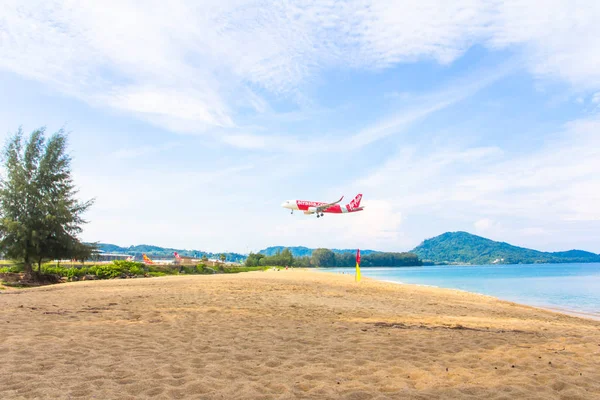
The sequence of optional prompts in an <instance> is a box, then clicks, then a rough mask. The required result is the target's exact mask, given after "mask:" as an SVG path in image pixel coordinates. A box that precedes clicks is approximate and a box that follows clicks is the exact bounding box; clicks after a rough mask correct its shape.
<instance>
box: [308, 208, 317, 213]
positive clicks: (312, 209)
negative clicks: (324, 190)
mask: <svg viewBox="0 0 600 400" xmlns="http://www.w3.org/2000/svg"><path fill="white" fill-rule="evenodd" d="M306 211H308V212H310V213H316V212H317V207H308V209H307V210H306Z"/></svg>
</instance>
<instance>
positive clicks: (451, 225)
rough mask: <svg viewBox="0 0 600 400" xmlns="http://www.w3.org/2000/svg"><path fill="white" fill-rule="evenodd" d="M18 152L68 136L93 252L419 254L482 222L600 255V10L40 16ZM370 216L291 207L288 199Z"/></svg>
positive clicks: (16, 15) (17, 118) (23, 42)
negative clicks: (97, 247)
mask: <svg viewBox="0 0 600 400" xmlns="http://www.w3.org/2000/svg"><path fill="white" fill-rule="evenodd" d="M3 10H4V11H3V13H2V15H1V16H0V88H1V89H2V93H3V94H4V96H1V97H0V120H1V121H2V122H3V127H2V130H0V135H2V138H1V139H3V140H5V139H6V137H8V135H10V134H11V133H13V132H15V131H16V130H17V129H18V127H19V126H22V127H23V129H24V130H25V131H26V132H30V131H32V130H34V129H35V128H37V127H40V126H46V127H47V129H48V131H49V132H53V131H56V130H58V129H60V128H61V127H64V128H65V129H66V130H67V131H69V132H70V149H71V153H72V156H73V159H74V161H73V167H74V173H75V179H76V183H77V184H78V186H79V187H80V189H81V191H80V195H81V196H82V198H85V199H88V198H96V203H95V205H94V206H93V208H92V209H91V210H90V211H89V212H88V214H87V215H86V217H87V219H88V220H89V221H90V222H89V224H87V225H86V227H85V231H84V233H83V235H82V238H83V239H85V240H90V241H101V242H109V243H116V244H119V245H124V246H127V245H131V244H141V243H146V244H155V245H161V246H172V247H178V248H195V249H203V250H207V251H238V252H249V251H257V250H259V249H261V248H264V247H266V246H269V245H304V246H310V247H317V246H322V247H337V248H340V247H343V248H356V247H359V248H363V249H364V248H373V249H381V250H394V251H403V250H410V249H411V248H413V247H414V246H416V245H418V244H419V243H420V242H421V241H422V240H423V239H425V238H429V237H433V236H436V235H438V234H441V233H443V232H445V231H456V230H466V231H469V232H472V233H475V234H479V235H482V236H486V237H489V238H492V239H495V240H501V241H507V242H509V243H513V244H517V245H520V246H525V247H532V248H536V249H541V250H566V249H571V248H581V249H585V250H590V251H594V252H600V244H599V243H600V207H599V206H598V204H600V52H598V43H600V24H598V23H597V21H599V20H600V3H598V2H596V1H593V0H590V1H575V2H574V1H564V0H553V1H543V2H540V1H532V0H530V1H525V0H512V1H504V2H503V1H485V2H483V1H473V0H464V1H463V0H460V1H455V2H451V3H450V2H445V1H441V0H439V1H436V0H428V1H423V0H421V1H405V2H392V1H368V0H361V1H346V2H338V1H314V2H311V1H307V2H303V3H302V5H298V4H296V3H295V2H288V1H277V2H265V1H250V0H231V1H228V0H220V1H211V0H209V1H205V2H202V4H201V5H200V4H198V3H197V2H192V1H184V0H181V1H173V2H169V4H166V3H165V2H158V1H157V2H149V3H146V4H144V5H143V6H142V5H140V4H139V3H138V4H136V2H133V1H119V2H102V4H100V3H98V2H75V3H73V2H68V1H50V2H48V1H45V2H39V3H38V2H33V1H32V2H27V3H23V2H20V1H12V0H5V1H3ZM359 192H361V193H363V195H364V198H363V204H364V205H365V206H366V209H365V211H364V212H361V213H357V214H348V215H343V216H336V215H329V216H326V217H325V218H323V219H317V218H315V217H314V215H313V216H304V215H301V214H294V215H293V216H291V215H289V212H288V211H286V210H285V209H282V208H281V207H280V204H281V202H282V201H283V200H287V199H303V200H322V201H331V200H335V199H337V198H339V196H341V195H344V196H345V200H347V201H350V200H351V199H352V198H353V197H354V196H355V195H356V193H359Z"/></svg>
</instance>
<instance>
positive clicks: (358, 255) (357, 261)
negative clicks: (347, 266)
mask: <svg viewBox="0 0 600 400" xmlns="http://www.w3.org/2000/svg"><path fill="white" fill-rule="evenodd" d="M356 263H357V264H358V265H360V249H357V250H356Z"/></svg>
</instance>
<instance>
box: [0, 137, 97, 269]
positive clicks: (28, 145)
mask: <svg viewBox="0 0 600 400" xmlns="http://www.w3.org/2000/svg"><path fill="white" fill-rule="evenodd" d="M44 131H45V129H44V128H41V129H38V130H36V131H34V132H33V133H32V134H31V135H30V137H29V139H28V140H27V141H26V142H25V143H23V132H22V130H21V129H19V130H18V132H17V133H16V134H15V135H13V136H12V137H11V138H10V139H9V141H8V142H7V145H6V147H5V149H4V154H3V156H4V160H3V161H4V165H3V167H4V170H5V176H2V177H1V178H0V251H2V252H3V253H4V254H5V255H7V256H8V257H10V258H11V259H15V260H19V261H23V264H24V270H25V272H26V273H27V274H31V273H32V264H33V263H38V264H39V266H40V268H41V263H42V261H43V260H45V259H54V258H73V257H74V256H75V257H81V256H83V255H85V253H86V252H87V251H89V248H88V247H87V246H85V245H83V244H82V243H81V242H80V241H79V240H78V239H77V234H79V233H80V232H81V227H80V225H82V224H83V223H85V221H84V220H83V219H82V218H81V214H82V213H83V212H85V211H86V210H87V209H88V208H89V207H90V206H91V205H92V201H88V202H79V201H78V200H77V199H76V194H77V191H76V189H75V186H74V184H73V181H72V178H71V166H70V163H71V159H70V157H69V155H68V154H66V148H67V138H66V135H65V134H64V132H63V131H62V130H61V131H59V132H57V133H55V134H53V135H52V136H51V137H50V138H49V139H48V140H47V141H46V139H45V137H44Z"/></svg>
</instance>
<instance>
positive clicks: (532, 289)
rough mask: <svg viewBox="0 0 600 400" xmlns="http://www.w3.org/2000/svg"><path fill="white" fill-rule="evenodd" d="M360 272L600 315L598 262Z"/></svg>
mask: <svg viewBox="0 0 600 400" xmlns="http://www.w3.org/2000/svg"><path fill="white" fill-rule="evenodd" d="M320 270H321V271H325V272H335V273H342V272H343V273H346V274H354V272H355V268H323V269H320ZM360 272H361V275H362V276H363V277H368V278H373V279H378V280H381V281H386V282H394V283H398V284H402V283H404V284H417V285H425V286H433V287H440V288H450V289H458V290H464V291H467V292H472V293H480V294H485V295H489V296H494V297H496V298H499V299H502V300H508V301H513V302H516V303H521V304H526V305H530V306H534V307H541V308H548V309H552V310H556V311H562V312H566V313H570V314H574V315H579V316H583V317H589V318H593V319H598V320H600V263H590V264H518V265H468V266H467V265H444V266H423V267H396V268H390V267H385V268H383V267H381V268H380V267H362V268H361V269H360Z"/></svg>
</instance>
